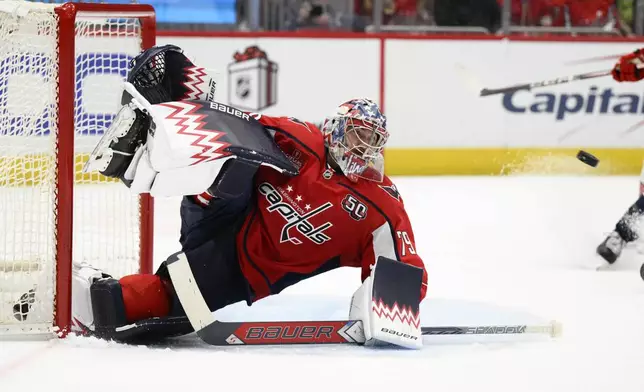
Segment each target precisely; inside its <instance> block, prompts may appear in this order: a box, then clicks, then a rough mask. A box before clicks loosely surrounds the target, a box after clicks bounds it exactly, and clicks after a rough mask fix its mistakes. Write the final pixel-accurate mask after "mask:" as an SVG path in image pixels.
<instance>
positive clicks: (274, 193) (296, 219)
mask: <svg viewBox="0 0 644 392" xmlns="http://www.w3.org/2000/svg"><path fill="white" fill-rule="evenodd" d="M259 193H261V194H262V195H264V197H265V198H266V201H268V204H269V207H268V212H274V211H277V213H278V214H280V215H281V216H282V218H284V219H285V220H286V225H284V227H282V231H281V235H280V243H283V242H291V243H292V244H294V245H300V244H301V243H302V241H301V240H300V239H299V238H297V237H295V236H294V233H293V230H292V229H295V230H296V231H297V232H299V233H300V234H302V235H303V236H304V237H306V238H308V239H309V240H311V241H313V242H314V243H316V244H318V245H322V244H324V243H325V242H327V241H329V240H330V239H331V237H329V236H328V235H326V234H325V233H324V230H326V229H328V228H329V227H331V226H333V224H332V223H331V222H325V223H323V224H322V225H320V226H318V227H315V226H313V224H312V223H311V222H310V221H309V219H311V218H313V217H314V216H316V215H318V214H321V213H322V212H323V211H325V210H327V209H329V208H331V207H333V204H332V203H331V202H326V203H324V204H322V205H321V206H319V207H317V208H313V209H312V210H311V211H308V212H302V213H301V212H300V211H298V209H296V208H295V207H293V206H292V205H291V204H289V203H287V202H285V201H284V198H283V197H282V195H281V194H280V192H279V191H278V190H277V189H275V187H273V186H272V185H271V184H269V183H267V182H264V183H262V184H260V186H259ZM300 210H301V209H300Z"/></svg>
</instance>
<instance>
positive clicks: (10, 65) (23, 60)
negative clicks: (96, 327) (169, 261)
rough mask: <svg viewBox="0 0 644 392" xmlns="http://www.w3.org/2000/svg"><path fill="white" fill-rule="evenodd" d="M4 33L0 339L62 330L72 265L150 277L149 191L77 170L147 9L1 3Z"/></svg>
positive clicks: (150, 15) (137, 43) (111, 101)
mask: <svg viewBox="0 0 644 392" xmlns="http://www.w3.org/2000/svg"><path fill="white" fill-rule="evenodd" d="M0 39H1V40H3V41H4V43H5V44H6V45H7V46H6V47H8V48H10V49H9V50H8V51H6V52H0V96H4V97H5V98H0V232H4V233H3V235H4V236H5V240H4V242H2V243H0V338H2V337H3V336H15V335H18V336H25V335H32V334H39V335H40V334H43V333H44V334H50V333H52V332H55V333H57V334H58V335H59V336H63V335H65V334H66V333H67V332H68V331H69V329H70V326H71V324H70V323H71V322H72V284H71V275H72V261H74V262H87V263H89V264H91V265H95V266H97V267H99V268H101V269H103V270H104V271H105V272H107V273H110V274H112V275H114V276H115V277H119V276H122V275H125V274H129V273H135V272H143V273H150V272H152V267H153V261H152V247H153V224H154V218H153V216H154V214H153V200H152V198H151V197H150V196H149V195H142V196H137V195H133V194H130V193H129V190H128V189H127V187H125V185H123V184H120V183H117V182H115V181H113V180H111V179H108V178H106V177H103V176H101V175H99V174H97V173H82V167H83V164H84V162H85V160H86V159H87V156H88V153H89V152H90V151H91V148H93V146H94V145H95V143H96V141H97V140H98V138H100V136H101V135H102V133H103V132H104V131H105V130H106V129H107V127H109V124H110V121H111V119H112V118H113V116H114V114H115V113H116V111H117V110H118V106H119V105H118V101H119V99H120V94H119V91H120V90H119V89H121V88H122V81H123V80H125V78H126V76H127V71H128V69H129V61H130V60H131V58H132V57H134V56H136V55H137V54H138V53H140V51H141V50H143V49H145V48H149V47H151V46H153V45H154V44H155V39H156V22H155V13H154V8H153V7H152V6H150V5H144V4H98V3H65V4H62V5H61V4H44V3H32V2H26V1H0ZM21 298H22V302H20V301H21ZM16 301H18V302H16ZM16 303H18V304H23V306H18V307H17V308H16Z"/></svg>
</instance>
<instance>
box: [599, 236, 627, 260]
mask: <svg viewBox="0 0 644 392" xmlns="http://www.w3.org/2000/svg"><path fill="white" fill-rule="evenodd" d="M624 246H626V241H625V240H624V239H623V238H622V237H621V236H620V235H619V233H617V232H616V231H613V232H611V233H610V234H609V235H608V237H606V239H605V240H604V241H603V242H602V243H601V244H599V246H598V247H597V254H598V255H600V256H601V257H602V258H603V259H604V260H606V262H607V263H608V264H609V265H612V264H614V263H615V261H617V259H618V258H619V256H620V255H621V254H622V250H623V249H624ZM600 268H601V267H600Z"/></svg>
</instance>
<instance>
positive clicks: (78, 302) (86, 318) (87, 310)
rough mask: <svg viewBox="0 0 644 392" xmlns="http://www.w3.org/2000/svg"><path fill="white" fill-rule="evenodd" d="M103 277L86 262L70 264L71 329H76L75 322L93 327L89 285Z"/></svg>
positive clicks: (100, 272)
mask: <svg viewBox="0 0 644 392" xmlns="http://www.w3.org/2000/svg"><path fill="white" fill-rule="evenodd" d="M102 277H103V272H102V271H100V270H98V269H96V268H94V267H92V266H91V265H89V264H87V263H80V264H79V263H74V264H73V266H72V330H78V329H79V328H78V327H77V323H81V324H82V325H84V326H85V327H88V328H89V329H91V330H93V329H94V314H93V309H92V299H91V297H90V291H89V289H90V286H91V285H92V283H93V282H94V281H95V280H97V279H101V278H102Z"/></svg>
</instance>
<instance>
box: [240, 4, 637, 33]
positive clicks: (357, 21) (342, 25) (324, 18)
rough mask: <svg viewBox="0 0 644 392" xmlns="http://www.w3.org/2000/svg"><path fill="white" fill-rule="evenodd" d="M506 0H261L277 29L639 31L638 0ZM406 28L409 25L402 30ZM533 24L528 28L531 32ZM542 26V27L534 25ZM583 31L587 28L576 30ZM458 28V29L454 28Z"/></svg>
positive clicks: (242, 15)
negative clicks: (279, 18) (276, 19)
mask: <svg viewBox="0 0 644 392" xmlns="http://www.w3.org/2000/svg"><path fill="white" fill-rule="evenodd" d="M504 3H505V0H382V3H381V13H380V15H378V13H376V12H375V11H376V10H375V9H374V6H375V1H374V0H300V1H296V0H293V1H289V0H262V1H261V2H260V3H259V4H261V5H260V7H261V8H262V11H261V12H260V14H261V15H262V23H263V24H264V25H266V27H268V28H266V29H270V30H274V29H279V30H344V31H373V26H374V24H375V25H377V26H378V27H379V28H381V31H383V30H384V31H396V29H397V28H398V29H399V30H401V31H407V32H409V31H412V32H413V31H414V28H410V27H415V28H416V30H417V31H418V32H432V30H434V31H440V28H436V27H450V28H453V29H456V28H463V30H466V29H467V28H482V29H485V30H487V31H488V32H489V33H490V34H495V33H498V32H500V31H501V28H502V25H503V19H504V16H505V17H506V20H507V19H508V18H509V22H510V24H511V25H512V26H521V27H525V28H529V27H540V28H542V29H541V30H543V31H547V30H548V29H550V30H551V31H560V32H561V31H563V30H566V29H568V30H570V29H573V30H574V29H575V28H587V30H588V31H591V30H592V29H588V28H591V27H594V28H596V29H595V30H596V31H602V30H605V31H607V32H608V31H610V32H612V33H614V34H620V35H631V34H633V32H634V23H635V21H634V15H635V7H636V5H637V3H640V1H638V0H511V1H509V5H510V7H509V9H507V11H509V12H508V13H507V14H508V15H504V8H503V7H504ZM642 3H644V2H642ZM244 4H248V2H247V1H246V0H240V1H238V11H240V12H238V21H239V22H240V27H241V28H242V29H243V28H244V27H245V25H244V23H246V20H245V19H244V18H245V12H244V11H245V10H244V9H243V8H244ZM280 13H281V14H283V15H284V20H283V21H281V23H278V24H275V23H273V24H271V23H269V21H268V20H267V18H270V17H274V16H275V15H278V14H280ZM403 27H405V28H404V29H403ZM528 30H530V29H524V31H528ZM532 30H535V31H536V30H539V29H532ZM577 30H583V29H577ZM452 31H454V30H452Z"/></svg>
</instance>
